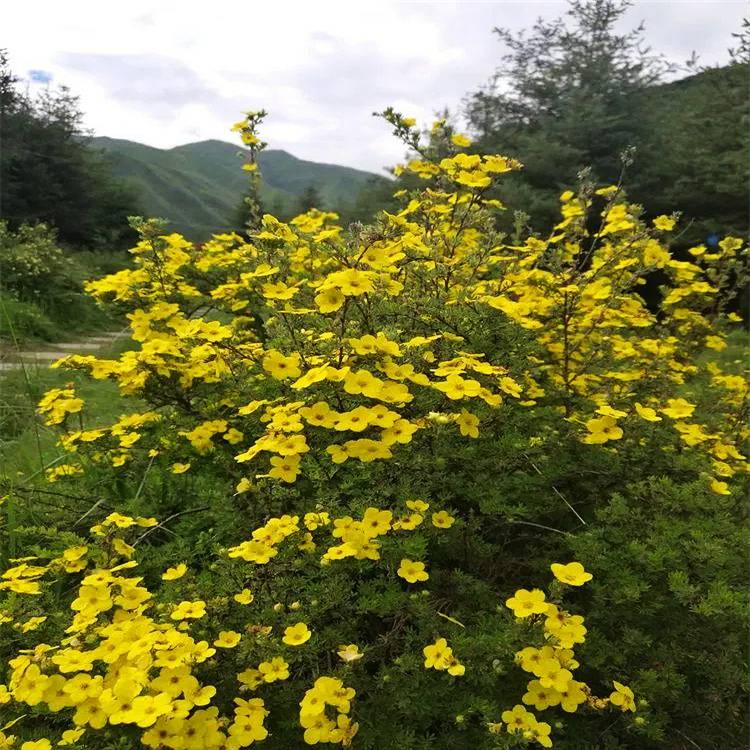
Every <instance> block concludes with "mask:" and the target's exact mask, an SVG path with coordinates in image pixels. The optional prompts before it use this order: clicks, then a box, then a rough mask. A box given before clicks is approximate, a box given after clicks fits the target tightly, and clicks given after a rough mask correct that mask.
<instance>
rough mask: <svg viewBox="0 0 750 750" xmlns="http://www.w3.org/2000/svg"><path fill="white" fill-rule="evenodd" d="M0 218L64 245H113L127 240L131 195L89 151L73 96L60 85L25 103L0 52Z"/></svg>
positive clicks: (24, 95) (26, 97)
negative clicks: (38, 228) (52, 231)
mask: <svg viewBox="0 0 750 750" xmlns="http://www.w3.org/2000/svg"><path fill="white" fill-rule="evenodd" d="M0 105H1V107H0V136H1V137H2V149H0V215H1V216H2V218H4V219H7V220H8V222H9V224H10V226H11V227H18V226H20V225H21V224H24V223H35V222H45V223H47V224H49V225H51V226H54V227H55V228H56V229H57V232H58V236H59V238H60V240H61V241H62V242H63V243H66V244H68V245H71V246H74V247H102V246H107V247H113V246H119V245H122V244H124V243H129V242H130V241H131V240H132V239H133V234H132V230H131V229H130V228H129V226H128V224H127V216H128V215H129V214H134V213H137V203H136V199H135V195H134V193H133V192H132V190H130V189H129V187H128V186H126V185H125V184H124V183H122V182H120V181H118V180H116V179H115V178H114V177H113V174H112V168H111V165H110V163H109V161H108V159H107V157H105V155H104V154H102V153H100V152H98V151H95V150H94V149H92V148H90V146H89V139H90V134H89V133H88V132H87V131H86V130H84V128H83V124H82V121H83V113H82V112H81V110H80V108H79V104H78V98H77V97H76V96H74V95H73V94H71V93H70V91H69V90H68V89H67V88H65V87H60V88H59V89H57V90H54V91H49V90H46V91H44V92H42V93H41V94H39V95H37V96H36V97H31V96H30V95H29V94H27V93H24V92H22V91H20V90H19V88H18V78H17V77H16V76H14V75H13V73H12V71H11V70H10V67H9V62H8V56H7V54H6V53H5V52H2V51H0Z"/></svg>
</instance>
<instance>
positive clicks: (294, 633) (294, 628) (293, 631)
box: [281, 622, 312, 646]
mask: <svg viewBox="0 0 750 750" xmlns="http://www.w3.org/2000/svg"><path fill="white" fill-rule="evenodd" d="M311 636H312V633H311V632H310V629H309V628H308V627H307V625H305V623H304V622H298V623H297V624H296V625H290V626H289V627H288V628H286V629H285V630H284V637H283V638H282V639H281V640H282V641H283V642H284V643H286V645H287V646H301V645H302V644H303V643H306V642H307V641H309V640H310V637H311Z"/></svg>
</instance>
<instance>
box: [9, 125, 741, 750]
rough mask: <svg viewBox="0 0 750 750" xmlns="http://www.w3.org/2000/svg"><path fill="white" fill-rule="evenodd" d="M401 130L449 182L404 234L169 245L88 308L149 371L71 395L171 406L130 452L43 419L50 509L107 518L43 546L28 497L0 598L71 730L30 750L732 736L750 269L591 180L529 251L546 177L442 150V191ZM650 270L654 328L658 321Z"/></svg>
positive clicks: (42, 709)
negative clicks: (743, 320)
mask: <svg viewBox="0 0 750 750" xmlns="http://www.w3.org/2000/svg"><path fill="white" fill-rule="evenodd" d="M384 115H385V117H386V118H387V119H388V120H389V121H390V122H391V124H392V125H393V127H394V130H395V132H396V133H397V134H398V135H399V136H400V137H402V138H403V139H404V141H405V142H406V143H407V144H409V145H410V146H411V147H413V148H414V149H415V150H417V152H418V153H420V154H421V155H422V158H420V159H417V160H414V161H412V162H411V163H410V164H409V165H407V167H406V169H408V170H410V171H411V172H413V173H414V174H417V175H420V176H424V177H426V178H429V179H431V180H432V179H433V178H437V180H436V182H435V183H434V185H435V186H434V187H431V188H430V189H427V190H415V191H410V192H408V193H405V194H402V195H400V196H399V197H400V198H401V200H402V206H403V207H402V208H401V210H400V211H399V212H398V213H396V214H388V213H384V214H382V215H381V216H380V217H379V218H378V221H377V222H376V224H375V225H374V226H371V227H365V228H359V227H353V229H352V232H353V234H350V235H347V234H346V233H344V231H343V230H342V229H341V228H340V227H338V226H337V225H336V224H335V220H336V216H335V215H334V214H328V213H322V212H320V211H314V210H313V211H310V212H308V213H307V214H304V215H302V216H299V217H296V218H295V219H293V220H292V221H290V222H289V223H288V224H285V223H281V222H279V221H278V220H276V219H274V218H273V217H271V216H268V215H266V216H264V217H263V220H262V226H260V227H258V228H257V229H256V230H254V231H253V233H252V234H251V236H250V238H249V240H245V239H243V238H242V237H240V236H239V235H237V234H227V235H219V236H216V237H215V238H214V239H213V240H212V241H210V242H207V243H205V244H204V245H203V246H201V247H196V246H193V245H191V244H190V243H189V242H187V241H186V240H184V238H182V237H180V236H179V235H162V234H161V232H160V230H159V228H158V225H156V224H144V225H143V226H142V227H141V229H142V239H141V242H139V244H138V245H137V247H135V248H134V249H133V251H132V252H133V255H134V257H135V267H134V268H132V269H126V270H122V271H119V272H117V273H115V274H111V275H109V276H107V277H105V278H103V279H101V280H99V281H95V282H91V283H90V284H89V285H88V290H89V291H90V293H91V294H92V295H94V296H95V297H96V298H97V299H99V300H101V301H102V302H103V303H105V304H109V305H111V306H112V307H113V308H115V309H117V310H119V311H121V312H126V313H127V315H128V318H129V320H130V325H131V329H132V332H133V338H134V340H135V341H136V342H138V343H139V345H140V348H138V349H136V350H133V351H128V352H125V353H123V354H122V355H121V356H119V357H117V358H113V359H104V360H102V359H97V358H94V357H82V356H72V357H69V358H68V359H67V360H66V361H65V362H64V363H63V365H62V366H63V367H64V368H69V369H72V370H76V371H80V372H83V373H88V374H90V376H91V377H92V378H94V379H101V380H106V379H109V380H112V381H113V382H115V383H117V385H118V387H119V389H120V392H121V394H123V396H125V397H127V398H130V397H137V398H139V399H141V400H142V401H143V402H145V403H146V404H147V406H146V409H145V410H143V409H140V410H138V411H131V412H130V413H128V414H127V415H126V416H123V417H122V418H120V419H118V420H116V421H115V422H114V423H111V424H105V425H102V424H101V423H99V422H97V421H94V422H92V421H91V420H92V419H93V420H96V413H95V409H91V413H88V412H89V408H88V406H87V404H86V401H85V399H84V398H82V397H81V394H80V393H79V392H78V391H77V389H76V388H74V387H73V386H72V385H71V386H62V387H59V388H55V389H52V390H50V391H48V392H47V393H46V394H45V396H44V397H43V398H42V400H41V401H40V405H39V408H40V412H41V414H42V415H43V418H44V420H45V422H46V424H47V425H48V426H52V427H57V428H59V429H60V449H61V451H62V454H63V455H64V456H65V458H64V459H63V460H58V461H57V462H55V464H54V465H53V466H50V467H49V468H48V470H47V472H46V476H47V480H48V481H49V482H52V483H56V484H55V487H53V489H52V490H51V491H53V492H60V493H61V495H63V496H68V497H71V496H72V497H73V498H76V497H79V498H81V499H82V504H81V507H80V508H77V507H75V504H73V507H70V508H67V509H65V510H61V512H60V515H59V517H58V518H57V519H56V520H55V522H54V524H47V525H45V526H43V527H42V526H40V525H39V524H38V523H32V522H31V521H32V519H31V518H29V519H28V522H24V523H21V522H20V520H21V519H22V518H23V507H24V506H25V505H28V488H27V487H25V488H24V492H23V493H21V494H22V496H23V497H24V500H23V501H21V500H20V498H19V497H18V493H17V492H14V491H13V488H12V487H11V488H10V490H11V491H10V493H9V494H10V499H9V500H8V502H7V506H6V507H8V508H10V509H11V510H9V511H8V512H9V513H11V512H12V514H13V518H14V519H16V522H15V526H14V528H15V534H14V545H15V546H14V549H15V550H17V549H18V548H19V547H20V548H21V549H24V550H25V554H28V555H34V558H33V559H30V558H27V559H25V560H20V561H19V560H9V561H8V564H9V565H10V566H11V567H10V569H9V570H7V571H6V573H5V574H4V581H3V582H2V583H0V589H3V590H6V591H7V592H9V593H8V596H7V599H6V601H5V602H4V603H3V611H4V612H5V613H6V617H7V618H8V622H9V624H11V625H12V627H14V628H15V632H16V634H17V635H16V636H15V638H14V640H13V641H12V642H11V643H9V644H8V647H7V648H6V656H7V658H8V665H9V666H8V670H7V675H8V676H7V682H8V694H7V696H6V700H7V702H8V703H9V706H8V710H9V711H16V713H17V714H18V715H25V714H27V713H28V712H29V711H32V712H33V713H34V714H35V715H37V716H40V717H43V719H44V722H45V730H44V731H42V730H41V729H40V730H39V731H36V732H35V731H33V727H31V726H29V723H28V722H27V723H23V721H21V723H19V724H18V725H16V727H20V729H17V728H14V731H19V732H25V734H24V735H23V736H24V737H26V736H30V737H31V736H33V737H39V736H40V735H42V736H45V737H50V738H52V739H54V740H55V741H56V740H57V739H58V738H59V737H61V736H62V737H63V739H64V741H65V742H68V741H70V742H75V743H77V745H78V746H80V747H85V748H92V749H94V748H110V747H132V746H133V745H134V744H135V743H136V742H138V741H140V742H141V743H143V744H145V745H147V746H149V747H153V748H162V747H169V748H175V749H177V748H193V747H194V748H227V749H228V750H229V749H231V748H240V747H247V746H249V745H251V744H253V743H254V742H258V741H261V740H263V741H264V742H265V744H266V746H267V747H269V748H279V750H281V749H282V748H283V749H284V750H287V749H289V748H293V747H304V746H306V745H310V744H318V743H334V744H341V745H342V746H348V745H350V744H351V745H352V746H356V747H359V748H377V750H389V749H393V750H395V749H396V748H399V749H400V750H421V749H422V748H431V749H432V748H455V747H471V748H510V747H518V746H523V745H525V744H527V743H533V742H536V743H538V744H540V745H541V746H544V747H549V746H551V744H552V742H553V739H554V742H555V744H556V745H557V746H559V747H563V748H569V749H570V750H572V749H573V748H581V747H587V748H594V747H601V746H605V747H608V748H625V747H630V748H657V747H664V744H663V743H664V742H665V741H666V742H669V743H670V744H669V746H670V747H682V746H687V745H690V744H691V743H695V742H699V743H700V744H701V745H702V746H704V747H714V746H715V747H719V746H721V747H726V741H727V740H726V738H727V737H728V736H730V734H731V735H733V736H739V734H738V733H737V734H735V733H734V730H735V728H736V729H737V730H739V729H740V728H741V724H742V717H741V716H737V715H736V706H737V696H738V695H739V694H740V692H741V691H742V689H743V688H742V685H741V684H740V679H739V677H740V675H739V670H735V669H730V670H726V671H724V672H723V673H722V674H721V676H720V677H717V676H716V671H717V670H721V669H725V667H726V666H727V657H726V654H724V653H721V652H718V650H717V649H714V648H711V647H709V646H707V643H706V640H707V639H712V640H713V642H715V643H717V644H719V646H724V645H731V644H733V643H736V642H737V641H738V640H739V638H740V635H739V633H740V632H741V629H742V612H743V609H742V608H743V607H746V605H747V596H746V592H744V591H743V589H742V581H741V575H740V570H741V568H742V566H741V565H739V564H738V563H737V562H736V561H734V560H733V558H732V554H731V553H732V552H733V551H734V545H735V544H736V543H737V542H738V541H739V532H736V533H735V532H732V531H731V530H730V529H729V528H728V522H727V521H728V516H729V515H730V514H733V516H734V518H736V519H738V520H739V519H742V517H743V513H744V512H745V511H744V510H743V507H742V503H741V499H742V491H743V487H744V486H746V482H745V481H743V476H746V472H747V462H746V461H745V458H744V456H743V455H742V454H741V453H740V450H739V448H738V446H739V445H740V444H741V441H742V440H743V439H744V438H746V437H747V428H746V427H745V426H744V425H745V420H744V417H745V416H746V410H747V384H746V381H745V379H744V378H743V377H742V376H741V372H740V371H739V369H738V366H737V365H734V364H733V363H731V362H729V363H724V362H723V360H722V359H721V356H720V354H719V353H720V352H721V351H722V350H723V349H725V348H726V346H727V343H726V339H727V337H726V334H725V331H727V330H729V329H730V327H731V326H732V325H733V324H736V322H737V316H735V315H732V314H730V315H726V314H725V313H723V312H722V309H723V307H722V305H723V303H722V300H723V299H725V298H726V297H728V296H730V295H731V293H732V288H731V286H732V284H733V283H735V282H736V283H741V281H742V274H743V271H742V262H743V259H744V257H745V256H746V254H747V250H746V249H743V243H742V242H741V241H740V240H738V239H735V238H726V239H724V240H723V241H722V242H721V243H720V247H719V249H718V250H717V251H716V252H711V253H709V252H707V251H706V249H705V248H701V247H697V248H693V253H692V255H693V257H694V258H695V260H694V262H690V263H686V262H682V261H677V260H674V259H673V258H672V257H671V255H670V252H669V238H670V237H671V236H672V235H671V232H672V230H673V229H674V227H675V224H676V220H675V218H674V217H672V216H661V217H658V218H657V219H656V220H655V221H654V222H653V224H646V223H645V222H644V221H643V220H642V219H641V209H640V208H639V207H638V206H635V205H632V204H629V203H628V202H627V201H626V200H625V199H624V197H623V195H622V193H621V191H620V190H619V189H618V188H617V187H610V186H605V187H604V188H599V189H596V188H595V187H594V186H591V185H586V184H584V185H581V186H580V187H579V190H578V192H576V193H574V192H572V191H566V192H565V193H564V194H563V195H562V196H561V213H562V218H561V220H560V222H559V223H558V225H557V226H556V227H555V231H554V233H553V235H552V236H550V237H547V238H544V239H542V238H539V237H536V236H517V237H513V238H510V239H509V238H506V237H504V236H502V235H499V234H497V233H496V231H495V230H494V229H493V227H494V226H496V222H495V221H494V215H495V214H496V213H497V212H498V211H501V210H502V206H501V205H499V204H498V202H497V201H495V200H491V199H487V198H486V196H485V193H486V191H487V189H489V188H491V187H492V185H493V183H494V182H495V181H496V180H497V179H498V178H499V177H500V176H501V175H503V174H505V173H508V172H512V171H514V170H517V169H519V168H520V165H518V164H517V163H515V162H513V161H512V160H509V159H505V158H504V157H502V156H494V155H491V156H484V157H480V156H469V155H467V154H466V153H465V152H464V151H463V148H464V147H465V146H466V144H467V139H465V138H464V137H463V136H460V135H458V134H455V133H453V132H452V131H451V129H450V128H449V127H447V126H446V125H445V124H444V123H437V124H436V126H435V127H434V128H433V136H434V139H439V140H440V141H441V144H442V148H443V150H444V152H446V153H447V154H448V156H446V157H445V158H443V159H442V160H440V161H430V160H429V159H428V158H426V157H427V154H426V152H425V151H424V149H422V148H421V144H420V141H419V137H418V135H417V132H416V131H415V129H414V123H413V121H410V120H407V119H404V118H403V117H401V116H400V115H398V114H396V113H394V112H392V111H387V112H386V113H384ZM258 119H259V118H257V117H253V116H252V115H251V116H250V117H249V119H248V120H247V121H246V122H244V123H240V124H238V126H237V128H238V129H240V130H241V132H242V134H243V140H244V141H245V142H246V143H248V142H256V143H257V142H258V139H257V136H256V134H255V130H254V126H255V125H256V124H257V122H258ZM252 139H255V140H254V141H253V140H252ZM594 215H596V217H597V218H598V219H599V222H598V223H599V229H598V230H597V231H596V232H595V233H590V232H589V231H588V230H587V226H590V225H592V224H593V223H594V218H595V216H594ZM655 269H659V270H660V271H661V272H662V273H663V274H664V278H665V284H664V287H663V289H662V295H661V306H660V310H659V313H658V315H656V314H652V313H651V312H649V310H648V309H647V308H646V306H645V304H644V302H643V300H642V299H641V297H640V296H639V294H638V289H639V287H640V286H641V284H642V282H643V280H644V277H645V276H646V275H648V274H650V273H652V272H653V271H654V270H655ZM57 487H59V488H61V489H60V490H58V489H56V488H57ZM709 509H710V513H708V511H709ZM672 514H679V515H680V517H679V518H678V519H677V522H674V523H673V522H672V520H671V515H672ZM82 519H86V525H88V524H89V523H92V524H93V525H92V526H91V528H90V530H89V531H88V532H85V531H84V529H83V524H82ZM691 535H693V538H692V539H691V538H690V536H691ZM8 557H10V555H8ZM572 557H574V559H575V560H576V561H575V562H569V561H570V560H571V558H572ZM554 560H562V561H563V562H562V563H553V562H552V561H554ZM578 561H580V562H578ZM550 563H552V565H550ZM700 566H702V567H700ZM550 567H551V569H552V575H550ZM592 574H593V583H588V581H589V580H591V577H592ZM665 575H666V581H665V580H664V576H665ZM545 582H548V584H547V585H545ZM584 584H585V585H584ZM540 586H544V589H542V588H539V587H540ZM519 587H520V588H519ZM574 611H581V612H587V613H588V612H590V613H591V614H590V617H589V620H588V624H589V627H590V626H591V624H593V623H596V624H597V626H598V627H597V629H594V628H591V632H590V633H587V627H586V626H585V625H584V622H583V617H582V616H580V615H576V614H573V612H574ZM689 626H694V627H696V628H698V632H699V633H700V640H698V641H693V640H691V638H690V636H689V635H688V628H689ZM717 628H722V629H723V631H724V632H723V633H722V634H721V635H719V634H718V633H714V631H715V630H716V629H717ZM21 648H23V649H26V650H25V651H20V650H19V649H21ZM646 649H648V650H649V651H648V652H647V653H644V650H646ZM698 660H700V663H697V661H698ZM711 675H713V676H712V677H711ZM705 679H711V680H712V683H711V684H714V682H715V684H716V689H714V690H711V691H707V689H706V685H705V683H704V682H703V681H704V680H705ZM623 680H624V681H625V682H626V683H627V684H626V685H624V684H622V681H623ZM628 685H630V687H629V686H628ZM631 687H632V691H631ZM633 691H634V692H635V695H634V694H633ZM0 695H2V691H0ZM709 698H710V700H711V701H712V704H711V708H710V709H707V707H706V705H705V701H706V700H708V699H709ZM706 713H710V716H711V720H710V722H706V721H705V720H704V717H705V715H706ZM63 732H65V733H66V734H62V733H63ZM683 734H684V735H686V736H687V738H688V739H686V740H685V743H687V744H685V743H683V741H682V739H678V740H676V742H673V741H672V740H673V739H674V738H675V737H676V736H682V735H683ZM39 742H40V743H42V744H38V745H37V744H34V745H30V747H34V748H35V749H36V748H37V747H42V746H45V747H46V745H44V743H43V740H39Z"/></svg>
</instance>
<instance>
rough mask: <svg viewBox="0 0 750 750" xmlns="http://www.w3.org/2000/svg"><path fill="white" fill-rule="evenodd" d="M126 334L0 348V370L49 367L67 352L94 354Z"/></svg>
mask: <svg viewBox="0 0 750 750" xmlns="http://www.w3.org/2000/svg"><path fill="white" fill-rule="evenodd" d="M127 335H128V334H127V333H126V332H125V331H110V332H107V333H99V334H97V335H95V336H87V337H85V338H83V339H81V340H80V341H66V342H64V343H60V344H43V345H41V344H40V345H39V346H38V347H36V348H30V349H11V348H9V349H0V372H7V371H9V370H19V369H21V368H22V367H49V366H50V365H51V364H52V363H53V362H56V361H57V360H58V359H61V358H62V357H66V356H67V355H68V354H95V353H97V352H100V351H101V350H102V349H106V348H108V347H110V346H112V344H113V343H114V342H115V341H118V340H119V339H123V338H126V337H127Z"/></svg>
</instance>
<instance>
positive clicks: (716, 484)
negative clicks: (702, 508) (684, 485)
mask: <svg viewBox="0 0 750 750" xmlns="http://www.w3.org/2000/svg"><path fill="white" fill-rule="evenodd" d="M710 487H711V492H715V493H716V494H717V495H731V494H732V493H731V492H730V491H729V485H728V484H727V483H726V482H722V481H721V480H719V479H712V480H711V485H710Z"/></svg>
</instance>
